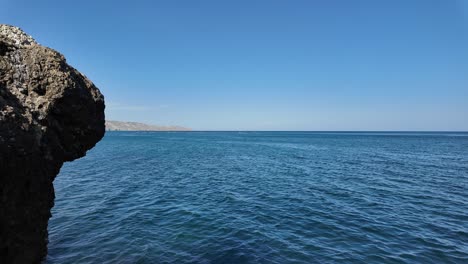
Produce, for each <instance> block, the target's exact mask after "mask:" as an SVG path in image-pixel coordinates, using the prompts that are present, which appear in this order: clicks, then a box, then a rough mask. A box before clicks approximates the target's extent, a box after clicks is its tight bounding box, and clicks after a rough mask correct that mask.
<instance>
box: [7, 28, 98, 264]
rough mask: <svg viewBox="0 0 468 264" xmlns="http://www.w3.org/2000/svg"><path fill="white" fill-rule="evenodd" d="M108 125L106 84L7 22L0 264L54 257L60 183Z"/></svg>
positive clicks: (36, 261)
mask: <svg viewBox="0 0 468 264" xmlns="http://www.w3.org/2000/svg"><path fill="white" fill-rule="evenodd" d="M104 130H105V127H104V98H103V96H102V94H101V93H100V92H99V90H98V88H96V86H94V84H93V83H92V82H91V81H90V80H88V79H87V78H86V77H85V76H84V75H82V74H81V73H80V72H78V71H77V70H75V69H74V68H73V67H71V66H69V65H68V64H67V63H66V61H65V58H64V56H63V55H61V54H60V53H58V52H56V51H54V50H52V49H50V48H47V47H44V46H41V45H39V44H38V43H36V42H35V41H34V39H33V38H32V37H31V36H28V35H27V34H25V33H24V32H23V31H21V30H20V29H19V28H17V27H12V26H8V25H0V201H1V203H0V263H38V262H40V260H41V259H43V258H44V257H45V256H46V253H47V223H48V220H49V217H50V216H51V214H50V209H51V208H52V206H53V205H54V188H53V184H52V182H53V180H54V178H55V176H56V175H57V174H58V173H59V170H60V168H61V166H62V164H63V163H64V162H66V161H72V160H74V159H77V158H80V157H82V156H84V155H85V154H86V151H87V150H89V149H91V148H92V147H93V146H94V145H95V144H96V143H97V142H98V141H99V140H100V139H101V138H102V137H103V135H104Z"/></svg>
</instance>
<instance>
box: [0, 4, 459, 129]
mask: <svg viewBox="0 0 468 264" xmlns="http://www.w3.org/2000/svg"><path fill="white" fill-rule="evenodd" d="M0 6H1V8H0V23H7V24H13V25H16V26H19V27H21V28H23V29H24V30H25V31H27V32H28V33H30V34H31V35H33V36H34V37H35V38H36V40H38V41H39V42H40V43H42V44H44V45H47V46H50V47H52V48H54V49H56V50H58V51H60V52H61V53H63V54H64V55H65V56H66V57H67V60H68V62H69V63H70V64H72V65H73V66H75V67H76V68H77V69H79V70H80V71H81V72H83V73H84V74H86V75H87V76H88V77H89V78H90V79H91V80H93V81H94V83H95V84H96V85H97V86H98V87H99V88H100V89H101V91H102V92H103V93H104V95H105V97H106V104H107V109H106V114H107V118H108V119H114V120H123V121H141V122H147V123H153V124H163V125H164V124H177V125H185V126H189V127H191V128H194V129H201V130H464V131H466V130H468V0H459V1H450V0H439V1H434V0H419V1H418V0H387V1H385V0H382V1H376V0H368V1H360V0H353V1H349V0H341V1H338V0H322V1H312V0H307V1H298V0H282V1H276V0H262V1H259V0H231V1H221V0H216V1H215V0H213V1H204V0H197V1H194V0H186V1H178V0H166V1H137V0H135V1H97V0H96V1H88V0H86V1H84V0H83V1H64V0H61V1H37V0H35V1H23V0H0Z"/></svg>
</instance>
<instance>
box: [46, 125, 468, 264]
mask: <svg viewBox="0 0 468 264" xmlns="http://www.w3.org/2000/svg"><path fill="white" fill-rule="evenodd" d="M54 184H55V190H56V201H55V207H54V208H53V210H52V214H53V217H52V218H51V220H50V222H49V233H50V235H49V240H50V242H49V255H48V258H47V260H46V263H338V262H340V263H468V134H467V133H316V132H315V133H314V132H172V133H171V132H109V133H107V134H106V136H105V137H104V139H103V140H102V141H101V142H100V143H99V144H98V145H97V146H96V147H95V148H94V149H93V150H91V151H90V152H88V155H87V156H86V157H85V158H83V159H80V160H77V161H75V162H72V163H68V164H66V165H65V166H64V167H63V168H62V170H61V173H60V175H59V176H58V177H57V179H56V180H55V182H54Z"/></svg>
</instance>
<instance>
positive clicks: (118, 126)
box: [106, 120, 191, 131]
mask: <svg viewBox="0 0 468 264" xmlns="http://www.w3.org/2000/svg"><path fill="white" fill-rule="evenodd" d="M190 130H191V129H190V128H186V127H181V126H155V125H148V124H143V123H138V122H122V121H112V120H106V131H190Z"/></svg>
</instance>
